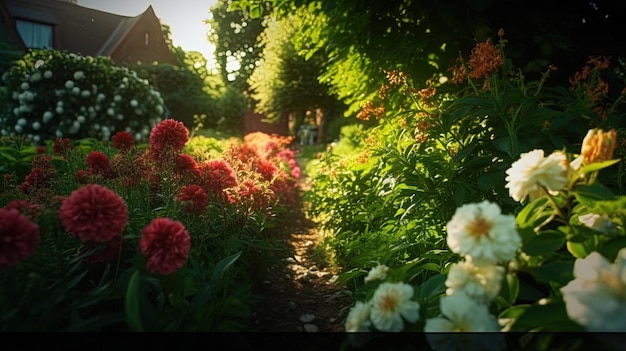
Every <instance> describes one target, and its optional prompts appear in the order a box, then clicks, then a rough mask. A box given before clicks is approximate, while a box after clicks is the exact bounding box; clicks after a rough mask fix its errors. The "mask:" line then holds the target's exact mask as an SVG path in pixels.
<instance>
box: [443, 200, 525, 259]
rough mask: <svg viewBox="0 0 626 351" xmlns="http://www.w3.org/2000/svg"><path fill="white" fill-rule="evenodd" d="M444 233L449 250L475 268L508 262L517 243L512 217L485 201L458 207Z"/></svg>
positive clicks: (518, 241)
mask: <svg viewBox="0 0 626 351" xmlns="http://www.w3.org/2000/svg"><path fill="white" fill-rule="evenodd" d="M446 229H447V232H448V237H447V243H448V247H450V250H452V251H453V252H455V253H457V254H460V255H462V256H471V257H472V262H473V263H474V264H478V265H484V264H496V263H498V262H507V261H510V260H511V259H512V258H513V257H515V253H516V252H517V249H518V247H519V245H520V243H521V238H520V236H519V234H518V233H517V230H516V229H515V217H514V216H512V215H503V214H502V213H501V211H500V207H499V206H498V205H497V204H495V203H491V202H488V201H483V202H480V203H475V204H466V205H463V206H461V207H458V208H457V209H456V212H455V213H454V215H453V216H452V219H450V221H449V222H448V224H447V227H446Z"/></svg>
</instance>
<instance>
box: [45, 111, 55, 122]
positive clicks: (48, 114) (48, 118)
mask: <svg viewBox="0 0 626 351" xmlns="http://www.w3.org/2000/svg"><path fill="white" fill-rule="evenodd" d="M53 116H54V114H53V113H52V112H50V111H46V112H44V113H43V123H48V122H50V120H51V119H52V117H53Z"/></svg>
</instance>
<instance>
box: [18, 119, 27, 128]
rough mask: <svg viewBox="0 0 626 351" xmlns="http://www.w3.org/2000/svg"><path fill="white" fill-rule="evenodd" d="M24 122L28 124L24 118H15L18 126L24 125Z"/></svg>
mask: <svg viewBox="0 0 626 351" xmlns="http://www.w3.org/2000/svg"><path fill="white" fill-rule="evenodd" d="M26 124H28V122H27V121H26V119H25V118H20V119H18V120H17V125H19V126H22V127H26Z"/></svg>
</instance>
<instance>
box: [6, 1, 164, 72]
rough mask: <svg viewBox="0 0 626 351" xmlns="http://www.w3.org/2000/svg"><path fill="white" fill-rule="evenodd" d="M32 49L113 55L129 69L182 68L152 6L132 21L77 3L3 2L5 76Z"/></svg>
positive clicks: (84, 54)
mask: <svg viewBox="0 0 626 351" xmlns="http://www.w3.org/2000/svg"><path fill="white" fill-rule="evenodd" d="M29 48H38V49H42V48H50V49H55V50H63V51H69V52H74V53H77V54H80V55H83V56H93V57H95V56H109V57H111V58H112V59H113V61H114V62H115V63H116V64H118V65H123V66H133V65H137V64H138V63H149V64H151V63H153V62H155V61H156V62H159V63H171V64H176V57H175V56H174V54H173V53H172V52H171V51H170V49H169V47H168V45H167V43H166V42H165V37H164V36H163V31H162V29H161V23H160V20H159V19H158V18H157V16H156V14H155V12H154V10H153V8H152V6H148V8H147V9H146V10H145V11H144V12H143V13H141V14H139V15H137V16H134V17H129V16H121V15H116V14H113V13H108V12H104V11H99V10H94V9H90V8H87V7H82V6H80V5H78V4H77V1H76V0H0V73H1V72H3V71H4V70H6V69H7V68H8V66H10V64H11V62H12V61H13V60H15V59H17V58H20V57H21V56H22V55H23V54H24V53H26V52H27V50H28V49H29Z"/></svg>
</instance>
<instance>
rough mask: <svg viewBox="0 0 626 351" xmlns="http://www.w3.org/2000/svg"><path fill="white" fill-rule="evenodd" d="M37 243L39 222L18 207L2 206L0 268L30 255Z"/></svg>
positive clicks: (0, 215)
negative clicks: (32, 219) (32, 220)
mask: <svg viewBox="0 0 626 351" xmlns="http://www.w3.org/2000/svg"><path fill="white" fill-rule="evenodd" d="M37 243H39V226H38V225H37V224H35V223H33V222H31V220H30V219H29V218H28V217H26V216H25V215H24V214H22V213H21V212H20V211H18V210H16V209H9V208H0V269H3V268H6V267H9V266H13V265H15V264H16V263H18V262H20V261H22V260H24V259H26V258H28V257H30V256H31V255H32V254H33V252H35V247H36V246H37Z"/></svg>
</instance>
